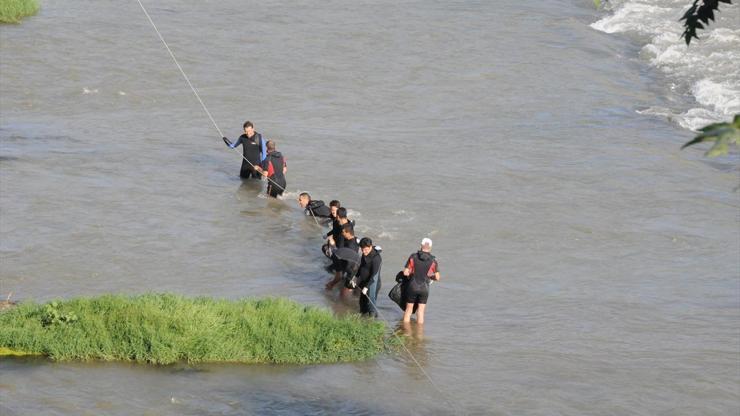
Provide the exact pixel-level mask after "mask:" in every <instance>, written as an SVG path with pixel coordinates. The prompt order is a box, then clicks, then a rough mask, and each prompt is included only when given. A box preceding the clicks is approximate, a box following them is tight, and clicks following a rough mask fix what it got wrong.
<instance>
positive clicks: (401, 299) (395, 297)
mask: <svg viewBox="0 0 740 416" xmlns="http://www.w3.org/2000/svg"><path fill="white" fill-rule="evenodd" d="M396 282H397V283H396V285H395V286H393V288H392V289H391V291H390V292H389V293H388V297H389V298H391V300H392V301H393V302H395V303H396V305H398V307H399V308H401V310H402V311H404V312H405V311H406V291H407V290H408V284H407V283H408V280H407V279H406V276H404V275H403V272H402V271H401V272H398V274H397V275H396ZM418 307H419V305H418V304H414V312H413V313H416V309H417V308H418Z"/></svg>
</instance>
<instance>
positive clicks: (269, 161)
mask: <svg viewBox="0 0 740 416" xmlns="http://www.w3.org/2000/svg"><path fill="white" fill-rule="evenodd" d="M255 170H256V171H257V172H259V173H261V174H263V175H265V176H267V178H268V179H269V181H267V195H269V196H271V197H273V198H277V197H278V196H280V195H282V194H283V192H284V191H285V186H286V181H285V174H286V173H288V165H287V164H286V163H285V158H284V157H283V155H282V153H280V152H278V151H277V150H276V149H275V140H268V141H267V157H266V158H265V160H263V161H262V166H257V167H255Z"/></svg>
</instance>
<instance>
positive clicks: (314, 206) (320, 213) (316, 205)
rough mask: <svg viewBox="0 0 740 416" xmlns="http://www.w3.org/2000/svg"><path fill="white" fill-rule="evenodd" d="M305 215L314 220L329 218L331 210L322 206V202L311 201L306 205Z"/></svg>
mask: <svg viewBox="0 0 740 416" xmlns="http://www.w3.org/2000/svg"><path fill="white" fill-rule="evenodd" d="M306 215H311V216H313V217H316V218H331V208H329V207H327V206H326V205H324V201H321V200H311V201H309V202H308V205H306Z"/></svg>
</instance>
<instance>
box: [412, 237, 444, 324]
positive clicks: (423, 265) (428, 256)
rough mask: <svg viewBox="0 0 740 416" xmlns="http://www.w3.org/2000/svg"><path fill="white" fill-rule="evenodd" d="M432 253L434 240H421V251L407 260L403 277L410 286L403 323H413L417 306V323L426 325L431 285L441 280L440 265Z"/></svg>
mask: <svg viewBox="0 0 740 416" xmlns="http://www.w3.org/2000/svg"><path fill="white" fill-rule="evenodd" d="M431 251H432V240H431V239H429V238H424V239H423V240H421V248H420V249H419V251H417V252H416V253H414V254H412V255H410V256H409V259H408V260H406V266H405V267H404V269H403V275H404V276H406V278H407V279H409V280H408V282H407V283H406V284H407V285H408V286H407V291H406V311H404V314H403V322H411V315H412V314H413V313H414V304H417V305H418V309H417V311H416V323H418V324H423V323H424V310H425V309H426V306H427V299H428V298H429V283H430V282H431V281H432V280H439V264H437V259H435V258H434V256H433V255H432V253H431Z"/></svg>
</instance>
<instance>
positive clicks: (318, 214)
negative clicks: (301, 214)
mask: <svg viewBox="0 0 740 416" xmlns="http://www.w3.org/2000/svg"><path fill="white" fill-rule="evenodd" d="M298 205H300V206H301V208H303V209H304V210H305V212H306V215H309V216H311V217H312V218H316V220H317V221H322V222H324V223H326V222H327V221H329V219H330V218H331V208H329V207H327V206H326V205H324V201H321V200H314V199H311V195H309V194H308V192H302V193H301V194H300V195H298Z"/></svg>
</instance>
